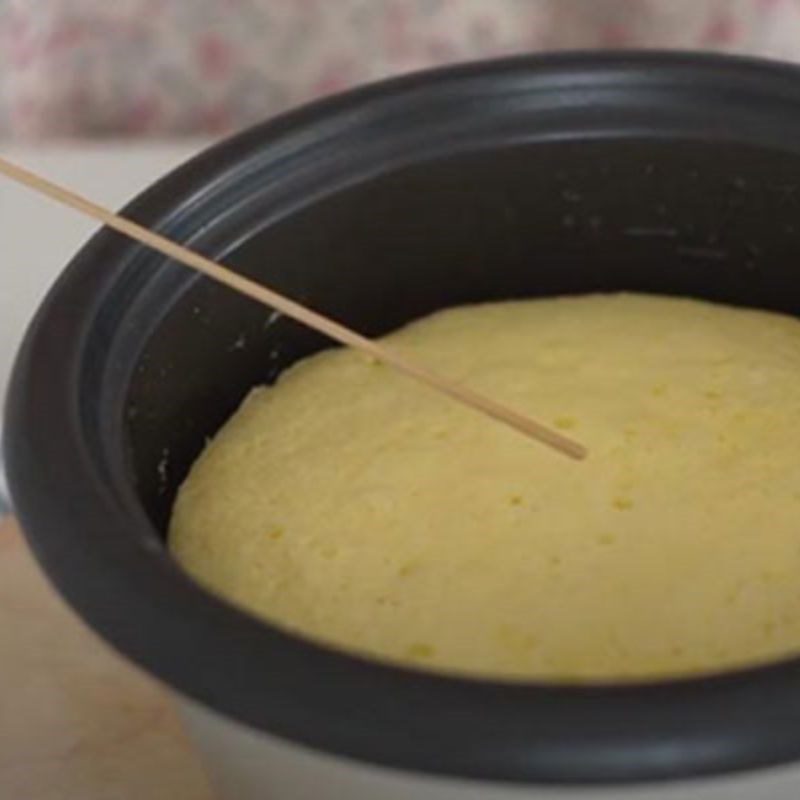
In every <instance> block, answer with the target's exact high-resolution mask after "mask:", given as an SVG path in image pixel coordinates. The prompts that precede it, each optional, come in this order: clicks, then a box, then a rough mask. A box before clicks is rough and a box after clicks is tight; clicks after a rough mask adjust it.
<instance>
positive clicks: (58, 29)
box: [0, 0, 800, 137]
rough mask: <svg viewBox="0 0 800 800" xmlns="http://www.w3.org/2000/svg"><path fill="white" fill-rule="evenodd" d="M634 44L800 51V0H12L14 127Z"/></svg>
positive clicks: (303, 96) (281, 104) (211, 120)
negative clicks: (504, 57) (498, 58)
mask: <svg viewBox="0 0 800 800" xmlns="http://www.w3.org/2000/svg"><path fill="white" fill-rule="evenodd" d="M631 46H641V47H685V48H706V49H714V50H727V51H739V52H750V53H759V54H763V55H770V56H773V57H778V58H789V59H797V60H800V0H669V2H667V1H666V0H591V1H589V0H113V2H112V0H0V133H3V134H6V135H16V136H23V137H31V136H62V137H63V136H85V135H105V134H138V135H164V134H198V133H206V134H208V133H211V134H221V133H226V132H228V131H230V130H232V129H235V128H239V127H243V126H245V125H248V124H250V123H252V122H254V121H256V120H259V119H262V118H264V117H267V116H269V115H271V114H274V113H276V112H278V111H281V110H283V109H285V108H287V107H289V106H292V105H294V104H297V103H300V102H303V101H305V100H308V99H311V98H313V97H316V96H319V95H322V94H328V93H330V92H335V91H339V90H341V89H344V88H346V87H348V86H351V85H353V84H356V83H360V82H364V81H368V80H373V79H376V78H380V77H383V76H386V75H391V74H396V73H402V72H408V71H410V70H416V69H420V68H423V67H428V66H432V65H435V64H441V63H447V62H453V61H461V60H470V59H477V58H485V57H489V56H493V55H499V54H505V53H513V52H525V51H537V50H538V51H541V50H552V49H556V48H576V47H631Z"/></svg>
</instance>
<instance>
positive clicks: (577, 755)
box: [6, 53, 800, 783]
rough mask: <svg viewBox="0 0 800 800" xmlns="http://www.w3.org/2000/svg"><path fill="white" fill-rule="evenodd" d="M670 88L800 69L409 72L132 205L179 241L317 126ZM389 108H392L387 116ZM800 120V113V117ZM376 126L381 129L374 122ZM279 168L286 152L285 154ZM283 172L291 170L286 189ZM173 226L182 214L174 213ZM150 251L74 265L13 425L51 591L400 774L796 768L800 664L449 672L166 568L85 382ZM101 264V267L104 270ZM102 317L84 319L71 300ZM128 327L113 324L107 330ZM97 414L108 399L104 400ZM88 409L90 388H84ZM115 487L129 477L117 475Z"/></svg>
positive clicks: (333, 103) (568, 62)
mask: <svg viewBox="0 0 800 800" xmlns="http://www.w3.org/2000/svg"><path fill="white" fill-rule="evenodd" d="M609 74H611V75H614V76H618V78H619V80H621V81H623V83H624V79H625V76H627V80H629V81H632V82H633V83H635V84H636V85H637V86H639V87H640V88H641V86H647V85H650V86H656V85H663V86H665V87H667V88H668V90H670V91H676V90H677V89H676V87H677V88H680V87H683V88H684V90H685V91H686V92H690V91H691V85H692V84H693V83H698V82H699V83H701V84H702V83H703V81H705V82H706V84H708V85H716V86H718V87H719V88H720V89H721V90H722V89H728V88H729V89H730V90H731V91H738V90H741V89H742V87H746V88H747V91H749V92H756V93H759V92H760V93H761V94H762V95H763V97H764V98H765V99H764V102H765V103H766V102H767V101H768V99H769V98H767V95H771V96H772V100H771V101H772V103H773V104H778V105H783V104H786V103H789V104H797V108H798V110H800V71H798V70H796V69H794V68H791V67H788V66H783V65H776V64H770V63H768V62H762V61H757V60H751V59H730V58H722V57H713V56H695V55H691V56H690V55H675V54H664V53H649V54H636V55H633V54H625V55H615V54H604V55H599V54H561V55H558V56H547V57H526V58H516V59H509V60H504V61H498V62H493V63H484V64H477V65H468V66H462V67H456V68H449V69H445V70H439V71H436V72H434V73H429V74H426V75H414V76H410V77H407V78H401V79H394V80H392V81H388V82H385V83H382V84H378V85H375V86H372V87H368V88H365V89H360V90H356V91H354V92H350V93H347V94H344V95H341V96H339V97H336V98H334V99H329V100H325V101H321V102H319V103H316V104H313V105H311V106H309V107H306V108H304V109H302V110H300V111H297V112H294V113H290V114H288V115H285V116H283V117H281V118H279V119H277V120H274V121H271V122H268V123H266V124H264V125H261V126H258V127H257V128H254V129H252V130H250V131H248V132H246V133H244V134H242V135H240V136H238V137H235V138H233V139H231V140H229V141H228V142H225V143H223V144H221V145H219V146H217V147H215V148H212V149H211V150H210V151H208V152H206V153H205V154H203V155H201V156H199V157H198V158H196V159H194V160H192V161H191V162H190V163H189V164H188V165H186V166H185V167H183V168H181V169H179V170H177V171H176V172H174V173H172V174H171V175H169V176H167V177H166V178H164V179H163V180H162V181H160V182H159V183H157V184H156V185H155V187H153V188H152V189H150V190H149V191H147V192H146V193H144V194H143V195H142V196H140V198H139V199H137V200H136V201H135V202H134V203H133V204H131V206H129V208H128V209H127V213H129V214H130V215H131V216H133V217H135V218H136V219H138V220H140V221H142V222H145V223H148V224H154V225H158V226H160V227H162V228H163V229H164V230H167V231H168V232H170V233H171V234H173V235H177V234H176V233H175V231H176V230H177V224H178V222H180V223H181V224H187V223H188V225H189V227H190V228H191V224H192V222H193V221H196V217H193V216H192V213H193V209H194V208H195V207H196V206H197V205H198V204H201V203H200V199H201V198H202V197H203V196H204V195H207V194H209V193H211V192H212V190H213V189H214V187H217V188H218V187H219V186H220V185H222V184H224V183H226V182H227V183H230V182H232V181H235V180H237V179H241V178H242V174H243V169H242V165H243V164H245V163H247V162H248V159H250V158H251V157H252V156H254V154H263V153H264V152H265V150H270V151H273V150H275V151H277V150H280V152H281V153H285V152H288V151H291V149H292V148H293V147H296V148H297V149H298V151H299V152H302V146H303V142H304V140H306V139H308V138H309V136H312V137H313V132H314V130H315V129H317V128H318V127H319V126H321V125H331V124H333V125H337V124H340V125H342V126H343V127H344V129H346V130H347V131H348V132H354V131H358V130H359V128H362V127H364V126H374V125H375V124H376V118H378V117H379V115H380V107H381V106H383V107H386V106H387V104H389V105H391V104H393V105H394V107H395V108H394V112H393V113H395V112H396V110H397V108H400V109H405V111H407V112H409V115H410V119H411V120H412V124H413V110H414V108H416V107H418V105H419V103H421V102H424V101H425V99H426V98H428V99H429V98H430V96H431V95H437V94H438V95H439V96H441V94H442V93H443V92H444V93H450V92H455V93H456V94H458V93H461V94H460V96H462V97H463V98H465V99H467V100H468V99H469V98H470V96H471V93H475V94H474V96H475V97H477V96H480V97H484V96H485V95H486V93H487V92H491V91H492V87H493V86H495V87H503V86H506V87H507V86H509V85H512V84H513V85H515V86H517V85H518V86H520V87H521V90H524V87H525V81H526V79H527V78H530V77H531V76H535V77H536V80H537V81H539V82H542V83H544V84H548V85H549V86H550V90H551V91H553V90H561V91H564V92H567V91H568V90H569V87H570V86H575V85H578V84H581V83H582V84H583V86H584V88H585V87H586V86H589V85H591V84H592V82H595V81H597V80H598V79H599V78H601V77H602V76H603V75H606V76H608V75H609ZM376 109H377V110H376ZM798 118H800V111H799V112H798ZM371 130H372V128H371ZM273 157H277V156H274V154H273ZM278 179H279V178H276V180H278ZM176 221H177V222H176ZM137 250H138V248H137V247H136V246H135V245H133V244H131V243H129V242H127V241H125V240H124V239H123V238H122V237H120V236H118V235H116V234H114V233H111V232H108V231H102V232H101V233H100V234H98V235H97V236H96V237H95V238H94V239H93V240H92V241H91V242H90V243H89V244H88V245H87V246H86V247H85V248H84V249H83V250H82V251H81V252H80V253H79V254H78V255H77V256H76V258H75V259H74V260H73V262H72V263H71V265H70V267H69V268H68V270H67V271H66V272H65V274H64V275H63V276H62V278H61V279H60V280H59V282H58V283H57V285H56V286H55V287H54V289H53V290H52V291H51V293H50V295H49V296H48V298H47V300H46V301H45V303H44V304H43V305H42V307H41V309H40V310H39V312H38V314H37V316H36V318H35V320H34V322H33V323H32V325H31V327H30V329H29V331H28V334H27V336H26V338H25V341H24V344H23V346H22V349H21V351H20V354H19V356H18V359H17V362H16V365H15V369H14V374H13V378H12V383H11V389H10V392H9V399H8V406H7V416H6V431H7V439H6V454H7V463H8V466H9V478H10V484H11V490H12V496H13V498H14V501H15V505H16V508H17V511H18V514H19V516H20V519H21V521H22V524H23V527H24V529H25V531H26V534H27V536H28V539H29V542H30V544H31V546H32V548H33V550H34V552H35V553H36V555H37V557H38V558H39V560H40V561H41V563H42V565H43V566H44V568H45V570H46V571H47V573H48V575H49V576H50V578H51V580H52V581H53V583H54V584H55V585H56V587H57V588H58V589H59V590H60V591H61V592H62V593H63V595H64V596H65V598H66V599H67V601H68V602H69V603H70V604H71V605H72V606H73V607H74V608H75V609H76V610H77V611H78V613H79V614H80V615H81V616H82V617H83V618H84V619H85V620H86V621H87V622H88V623H89V625H90V626H91V627H92V628H94V629H95V630H96V631H97V632H98V633H99V634H100V635H101V636H103V637H104V638H106V639H107V640H108V641H109V642H110V643H111V644H113V645H114V646H115V647H117V648H118V649H119V650H120V651H121V652H122V653H124V654H125V655H126V656H127V657H129V658H130V659H131V660H133V661H134V662H136V663H138V664H140V665H141V666H143V667H145V668H146V669H147V670H149V671H150V672H152V673H153V674H154V675H156V676H157V677H159V678H160V679H161V680H163V681H164V682H166V683H167V684H169V685H170V686H172V687H174V688H175V689H177V690H178V691H180V692H182V693H184V694H186V695H188V696H190V697H192V698H194V699H196V700H198V701H199V702H201V703H203V704H204V705H206V706H209V707H211V708H212V709H215V710H216V711H219V712H221V713H223V714H225V715H227V716H229V717H232V718H234V719H237V720H239V721H241V722H242V723H245V724H247V725H250V726H252V727H254V728H257V729H261V730H264V731H267V732H270V733H273V734H276V735H278V736H282V737H285V738H288V739H291V740H294V741H297V742H300V743H303V744H305V745H308V746H311V747H315V748H319V749H322V750H325V751H328V752H331V753H334V754H338V755H344V756H349V757H353V758H357V759H360V760H365V761H369V762H373V763H377V764H381V765H385V766H390V767H394V768H399V769H405V770H412V771H418V772H432V773H439V774H446V775H454V776H461V777H468V778H478V779H488V780H502V781H516V782H533V783H604V782H631V781H643V780H658V779H667V778H681V777H688V776H693V775H701V774H713V773H721V772H728V771H735V770H741V769H747V768H753V767H758V766H766V765H769V764H777V763H781V762H784V761H788V760H792V759H795V758H798V757H800V737H797V735H796V731H797V729H798V725H800V661H797V660H791V661H786V662H783V663H780V664H775V665H770V666H766V667H763V668H760V669H751V670H747V671H740V672H737V673H731V674H726V675H722V676H716V677H708V678H699V679H687V680H682V681H670V682H663V683H654V684H640V685H627V686H594V687H587V686H583V687H577V686H574V687H566V686H561V687H557V686H537V685H531V684H513V683H502V682H496V681H488V680H473V679H467V678H456V677H445V676H439V675H433V674H426V673H423V672H417V671H413V670H409V669H404V668H400V667H396V666H390V665H386V664H381V663H377V662H371V661H368V660H365V659H362V658H359V657H356V656H352V655H348V654H345V653H341V652H338V651H334V650H331V649H327V648H324V647H322V646H319V645H316V644H313V643H311V642H308V641H306V640H304V639H302V638H300V637H295V636H291V635H288V634H286V633H284V632H282V631H281V630H279V629H277V628H275V627H273V626H270V625H267V624H264V623H262V622H259V621H257V620H255V619H253V618H252V617H250V616H249V615H247V614H245V613H243V612H241V611H238V610H236V609H234V608H232V607H231V606H229V605H228V604H226V603H224V602H222V601H220V600H218V599H216V598H215V597H213V596H212V595H210V594H209V593H207V592H205V591H204V590H202V589H201V588H200V587H198V586H197V585H196V584H195V583H194V582H193V581H191V580H190V579H189V578H188V577H187V576H185V575H184V574H183V573H182V572H181V571H180V570H179V569H177V567H176V566H175V565H174V564H173V563H172V562H171V561H170V559H169V558H168V556H167V554H166V552H165V550H164V548H163V546H161V545H160V543H159V541H158V537H157V534H156V532H155V531H154V530H153V529H152V526H151V525H150V524H149V523H148V522H147V520H146V517H145V515H144V513H143V511H142V509H140V508H136V507H134V506H133V505H132V504H131V501H130V498H131V490H130V487H127V486H120V485H119V483H118V481H119V474H121V473H120V472H119V469H118V467H119V465H116V466H115V465H111V467H109V465H108V464H102V463H100V462H99V460H98V458H97V454H96V450H95V449H94V448H93V447H92V445H91V443H90V442H89V440H88V439H89V437H88V436H87V414H88V416H89V418H93V417H92V415H93V414H94V415H96V414H98V413H100V411H99V410H98V408H96V407H95V408H89V409H88V410H87V409H86V408H85V407H81V403H80V402H79V399H78V397H79V395H80V387H81V385H82V381H83V380H84V366H85V362H86V359H87V354H89V353H91V352H93V351H96V350H97V348H100V349H102V348H103V347H104V346H105V343H103V342H99V341H98V340H97V330H98V328H97V325H98V322H97V317H98V315H99V314H101V313H102V307H103V302H102V301H103V298H104V297H106V296H107V293H108V292H109V291H111V290H112V288H113V287H114V285H115V282H117V281H118V280H119V273H118V272H117V271H112V270H109V269H108V268H107V265H108V264H120V265H121V264H124V263H126V262H128V261H129V260H130V258H131V257H132V254H135V253H136V252H137ZM99 265H102V268H101V267H100V266H99ZM78 308H81V309H87V311H86V313H84V314H80V313H75V309H78ZM109 335H112V336H113V329H111V331H110V334H109ZM92 402H94V403H102V399H101V398H99V397H98V398H96V399H95V400H94V401H92ZM84 406H85V397H84ZM115 482H116V484H115Z"/></svg>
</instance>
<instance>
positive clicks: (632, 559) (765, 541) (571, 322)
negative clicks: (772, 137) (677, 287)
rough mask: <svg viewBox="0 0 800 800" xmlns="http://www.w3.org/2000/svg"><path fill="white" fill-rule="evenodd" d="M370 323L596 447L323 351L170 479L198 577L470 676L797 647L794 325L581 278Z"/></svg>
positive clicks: (799, 523) (690, 667)
mask: <svg viewBox="0 0 800 800" xmlns="http://www.w3.org/2000/svg"><path fill="white" fill-rule="evenodd" d="M385 341H386V342H387V343H388V344H390V345H391V346H392V347H395V348H397V349H398V350H400V351H401V352H404V353H406V354H407V355H409V356H412V357H414V358H416V359H417V360H419V361H421V362H423V363H425V364H427V365H429V366H430V367H431V368H433V369H436V370H438V371H440V372H441V373H442V374H444V375H446V376H449V377H450V378H453V379H455V380H457V381H462V382H464V383H465V384H467V385H469V386H471V387H473V388H475V389H478V390H481V391H483V392H485V393H487V394H490V395H491V396H493V397H496V398H497V399H498V400H501V401H504V402H505V403H507V404H508V405H510V406H512V407H513V408H515V409H517V410H519V411H523V412H527V413H529V414H530V415H531V416H532V417H534V418H536V419H538V420H541V421H542V422H546V423H549V424H551V425H553V426H555V427H556V428H558V429H560V430H562V431H563V432H565V433H567V434H569V435H571V436H573V437H574V438H576V439H578V440H579V441H581V442H582V443H584V444H585V445H587V447H588V448H589V457H588V459H587V460H586V461H584V462H573V461H571V460H569V459H567V458H564V457H563V456H560V455H558V454H556V453H554V452H553V451H551V450H550V449H548V448H546V447H543V446H541V445H539V444H537V443H535V442H533V441H531V440H529V439H526V438H525V437H523V436H522V435H520V434H518V433H515V432H514V431H512V430H510V429H508V428H506V427H505V426H503V425H500V424H497V423H495V422H493V421H491V420H489V419H486V418H484V417H483V416H482V415H480V414H478V413H476V412H474V411H472V410H470V409H467V408H464V407H461V406H460V405H458V404H456V403H455V402H453V401H451V400H448V399H446V398H443V397H440V396H438V395H437V394H435V393H434V392H432V391H430V390H428V389H426V388H424V387H421V386H419V385H417V384H416V383H414V382H412V381H411V380H409V379H407V378H405V377H402V376H399V375H397V374H396V373H394V372H393V371H392V370H390V369H389V368H387V367H384V366H382V365H380V364H376V363H374V362H370V361H369V360H368V359H367V358H365V357H364V356H362V355H360V354H357V353H355V352H352V351H347V350H341V349H340V350H330V351H326V352H324V353H321V354H319V355H316V356H313V357H311V358H309V359H306V360H305V361H303V362H301V363H299V364H297V365H295V366H294V367H293V368H292V369H290V370H289V371H287V372H286V373H285V374H284V375H283V376H282V377H281V379H280V380H279V382H278V384H277V385H276V386H274V387H271V388H258V389H255V390H253V391H252V392H251V394H250V395H249V396H248V397H247V399H246V400H245V402H244V403H243V405H242V407H241V408H240V410H239V411H238V412H237V413H236V414H235V415H234V416H233V417H232V418H231V419H230V421H229V422H228V423H227V424H226V425H225V426H224V427H223V428H222V430H221V431H220V432H219V434H218V435H217V436H216V437H215V438H214V440H213V441H212V442H211V443H210V444H209V445H208V446H207V448H206V449H205V451H204V452H203V453H202V455H201V456H200V458H199V459H198V460H197V462H196V463H195V465H194V467H193V468H192V470H191V473H190V475H189V477H188V478H187V480H186V482H185V483H184V485H183V487H182V488H181V490H180V492H179V495H178V498H177V500H176V504H175V508H174V513H173V517H172V521H171V525H170V532H169V544H170V548H171V550H172V552H173V554H174V555H175V557H176V558H177V559H178V561H179V562H180V563H181V564H182V565H183V567H184V568H185V569H186V570H187V571H188V572H189V573H190V574H191V575H193V576H194V577H195V578H196V579H197V580H198V581H199V582H200V583H201V584H203V585H204V586H206V587H207V588H209V589H210V590H212V591H213V592H215V593H217V594H219V595H222V596H224V597H226V598H228V599H229V600H230V601H232V602H233V603H234V604H236V605H238V606H241V607H244V608H246V609H249V610H250V611H252V612H254V613H255V614H257V615H259V616H261V617H263V618H266V619H267V620H269V621H271V622H273V623H274V624H277V625H279V626H282V627H285V628H288V629H290V630H292V631H295V632H299V633H301V634H303V635H306V636H309V637H311V638H313V639H315V640H318V641H322V642H325V643H328V644H333V645H335V646H338V647H341V648H344V649H347V650H351V651H356V652H359V653H362V654H367V655H369V656H372V657H377V658H379V659H382V660H389V661H393V662H402V663H409V664H413V665H414V666H417V667H422V668H427V669H432V670H437V671H445V672H458V673H467V674H473V675H479V676H493V677H504V678H513V679H523V680H524V679H536V680H555V681H560V680H598V679H599V680H609V679H610V680H617V679H638V678H660V677H665V676H673V675H682V674H687V673H695V672H707V671H716V670H720V669H727V668H730V667H736V666H740V665H744V664H751V663H757V662H761V661H764V660H770V659H775V658H779V657H782V656H785V655H790V654H795V653H797V652H800V578H798V576H800V425H799V424H798V423H800V321H797V320H795V319H793V318H790V317H786V316H782V315H778V314H772V313H767V312H761V311H753V310H746V309H737V308H731V307H726V306H721V305H713V304H710V303H704V302H699V301H694V300H687V299H677V298H665V297H655V296H646V295H633V294H619V295H586V296H578V297H571V298H556V299H542V300H530V301H520V302H508V303H497V304H487V305H480V306H472V307H462V308H455V309H450V310H446V311H443V312H440V313H437V314H434V315H433V316H430V317H428V318H426V319H424V320H421V321H418V322H416V323H413V324H411V325H409V326H407V327H406V328H404V329H402V330H400V331H398V332H396V333H394V334H392V335H390V336H388V337H386V339H385Z"/></svg>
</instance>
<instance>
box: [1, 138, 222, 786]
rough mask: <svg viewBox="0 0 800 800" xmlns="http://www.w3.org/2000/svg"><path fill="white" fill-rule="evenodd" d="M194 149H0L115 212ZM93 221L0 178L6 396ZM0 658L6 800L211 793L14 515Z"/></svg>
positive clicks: (168, 711) (170, 722)
mask: <svg viewBox="0 0 800 800" xmlns="http://www.w3.org/2000/svg"><path fill="white" fill-rule="evenodd" d="M199 147H200V143H197V142H176V143H172V144H166V145H145V146H141V145H136V146H132V145H127V144H124V143H123V144H117V145H113V146H107V145H102V146H101V145H93V146H82V147H76V146H68V145H63V146H58V147H47V148H42V149H38V148H20V147H4V146H3V145H2V144H0V153H2V154H3V155H4V156H6V157H9V158H11V159H13V160H15V161H18V162H19V163H21V164H23V165H25V166H27V167H29V168H32V169H36V170H40V171H41V172H43V173H44V174H45V175H48V176H50V177H52V178H54V179H56V180H59V181H64V182H67V183H70V184H71V185H73V186H75V187H77V188H78V189H80V190H81V191H83V192H85V193H87V194H90V195H91V196H92V197H93V198H95V199H97V200H98V201H100V202H102V203H107V204H109V205H111V206H113V207H119V206H121V205H123V204H124V203H125V202H126V201H127V200H128V199H130V198H131V197H132V196H133V195H135V194H136V193H137V192H138V191H139V190H140V189H142V188H144V186H146V185H147V184H148V183H150V182H151V181H152V180H153V179H154V178H156V177H158V176H159V175H161V174H163V173H164V172H166V171H167V170H169V169H170V168H172V167H173V166H175V165H177V164H178V163H179V162H181V161H183V160H184V159H185V158H186V157H188V156H189V155H190V154H191V153H192V152H194V151H196V150H197V149H199ZM96 227H97V226H96V225H94V224H93V223H92V222H90V221H86V220H83V219H81V218H80V217H79V216H78V215H76V214H74V213H73V212H71V211H69V210H65V209H61V208H58V207H56V206H54V205H52V204H51V203H49V202H47V201H45V200H43V199H40V198H38V197H36V196H34V195H33V194H31V193H30V192H28V191H27V190H25V189H23V188H21V187H18V186H16V185H14V184H11V183H10V182H9V181H7V180H5V179H2V178H0V242H2V260H0V397H2V396H3V395H4V394H5V388H6V385H7V378H8V372H9V370H10V367H11V363H12V360H13V354H14V352H15V350H16V348H17V346H18V344H19V341H20V338H21V336H22V333H23V331H24V328H25V325H26V324H27V321H28V320H29V318H30V316H31V315H32V314H33V312H34V310H35V307H36V306H37V304H38V303H39V301H40V299H41V298H42V296H43V295H44V293H45V291H46V289H47V287H48V286H49V285H50V284H51V283H52V281H53V280H54V278H55V277H56V275H57V274H58V273H59V271H60V270H61V269H62V268H63V266H64V265H65V264H66V263H67V262H68V261H69V259H70V257H71V256H72V255H73V254H74V252H75V251H76V250H77V249H78V248H79V247H80V245H81V244H82V243H83V241H85V240H86V239H87V238H88V237H89V236H90V235H91V233H92V232H93V230H94V229H95V228H96ZM1 491H2V488H1V487H0V492H1ZM0 517H2V512H0ZM0 653H2V658H0V797H1V798H9V800H10V798H14V800H210V797H211V795H210V792H209V789H208V787H207V784H206V781H205V777H204V775H203V773H202V770H201V768H200V765H199V763H198V761H197V759H196V756H195V755H194V753H193V752H192V750H191V747H190V745H189V743H188V742H187V740H186V738H185V735H184V733H183V730H182V729H181V726H180V723H179V721H178V719H177V717H176V715H175V712H174V710H173V708H172V706H171V704H170V701H169V699H168V696H167V694H166V693H165V692H163V691H162V689H161V688H160V687H159V686H157V685H156V684H155V683H154V682H152V681H151V680H150V679H149V678H147V677H146V676H144V675H143V674H141V673H140V672H139V671H137V670H136V669H134V668H133V667H131V666H129V665H128V664H127V662H125V661H123V660H122V659H121V658H120V657H119V656H117V655H116V654H115V653H113V652H112V651H111V650H110V649H109V648H108V647H106V646H105V645H104V644H103V643H101V642H100V641H99V640H98V639H97V638H96V637H95V636H94V635H93V634H92V633H90V632H89V631H88V630H87V629H86V628H85V627H84V626H83V624H82V623H81V622H80V621H79V620H78V619H77V618H76V617H75V616H74V615H73V614H72V613H71V612H70V611H69V610H68V609H67V608H66V607H65V606H64V604H63V603H62V602H61V600H60V599H59V598H58V597H57V596H56V595H55V593H54V592H53V590H52V589H51V588H50V587H49V586H48V584H47V583H46V581H45V579H44V578H43V576H42V575H41V573H40V571H39V569H38V567H37V566H36V565H35V564H34V562H33V559H32V558H31V556H30V555H29V553H28V551H27V549H26V547H25V544H24V542H23V540H22V538H21V536H20V535H19V533H18V531H17V530H16V529H15V527H14V526H13V524H12V523H11V520H10V519H8V518H6V519H5V520H4V521H0Z"/></svg>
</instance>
